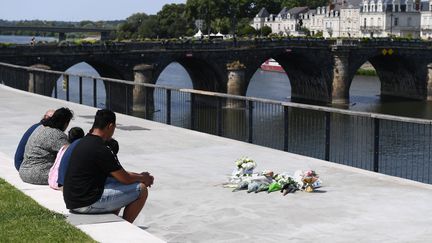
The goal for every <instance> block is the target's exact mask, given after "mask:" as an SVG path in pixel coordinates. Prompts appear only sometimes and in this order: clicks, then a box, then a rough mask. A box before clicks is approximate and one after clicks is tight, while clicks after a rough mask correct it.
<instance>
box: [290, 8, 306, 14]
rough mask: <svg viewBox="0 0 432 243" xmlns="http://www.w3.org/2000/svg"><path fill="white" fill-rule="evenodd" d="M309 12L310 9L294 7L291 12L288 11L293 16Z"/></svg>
mask: <svg viewBox="0 0 432 243" xmlns="http://www.w3.org/2000/svg"><path fill="white" fill-rule="evenodd" d="M308 10H309V8H308V7H294V8H292V9H290V10H288V13H289V14H291V15H298V14H299V13H304V12H307V11H308Z"/></svg>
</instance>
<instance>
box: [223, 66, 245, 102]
mask: <svg viewBox="0 0 432 243" xmlns="http://www.w3.org/2000/svg"><path fill="white" fill-rule="evenodd" d="M227 70H228V84H227V94H230V95H240V96H243V95H245V94H246V84H245V82H246V79H245V68H244V66H242V65H237V66H236V65H231V66H228V67H227ZM244 107H245V102H244V101H242V100H236V99H228V100H227V102H226V108H244Z"/></svg>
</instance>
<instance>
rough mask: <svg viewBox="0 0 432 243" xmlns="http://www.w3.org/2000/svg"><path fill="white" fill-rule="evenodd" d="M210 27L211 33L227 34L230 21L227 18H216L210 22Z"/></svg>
mask: <svg viewBox="0 0 432 243" xmlns="http://www.w3.org/2000/svg"><path fill="white" fill-rule="evenodd" d="M210 26H211V29H212V31H213V32H216V33H217V32H220V33H223V34H227V33H228V32H229V29H230V20H229V19H228V18H217V19H215V20H213V21H211V25H210Z"/></svg>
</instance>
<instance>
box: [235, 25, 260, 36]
mask: <svg viewBox="0 0 432 243" xmlns="http://www.w3.org/2000/svg"><path fill="white" fill-rule="evenodd" d="M238 34H239V35H240V36H248V37H252V36H255V35H256V34H257V31H256V30H255V28H254V27H252V26H250V25H245V26H243V27H242V28H239V33H238Z"/></svg>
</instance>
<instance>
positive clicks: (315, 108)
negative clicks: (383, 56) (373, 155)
mask: <svg viewBox="0 0 432 243" xmlns="http://www.w3.org/2000/svg"><path fill="white" fill-rule="evenodd" d="M0 66H6V67H12V68H17V69H23V70H27V71H37V72H45V73H51V74H58V75H67V76H78V77H83V78H89V79H98V80H104V81H108V82H112V83H119V84H127V85H134V86H143V87H149V88H162V89H169V90H176V91H180V92H184V93H192V94H198V95H206V96H213V97H221V98H230V99H237V100H243V101H255V102H263V103H268V104H275V105H281V106H286V107H291V108H302V109H308V110H313V111H321V112H330V113H336V114H343V115H350V116H361V117H370V118H377V119H382V120H392V121H399V122H411V123H417V124H425V125H432V120H429V119H421V118H410V117H401V116H393V115H384V114H379V113H373V112H362V111H351V110H344V109H339V108H333V107H326V106H318V105H309V104H301V103H294V102H284V101H277V100H270V99H263V98H256V97H246V96H238V95H230V94H223V93H217V92H211V91H204V90H196V89H185V88H175V87H170V86H163V85H156V84H148V83H135V82H134V81H128V80H122V79H115V78H106V77H96V76H91V75H80V74H74V73H68V72H61V71H54V70H46V69H40V68H34V67H26V66H19V65H15V64H9V63H4V62H0Z"/></svg>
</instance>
